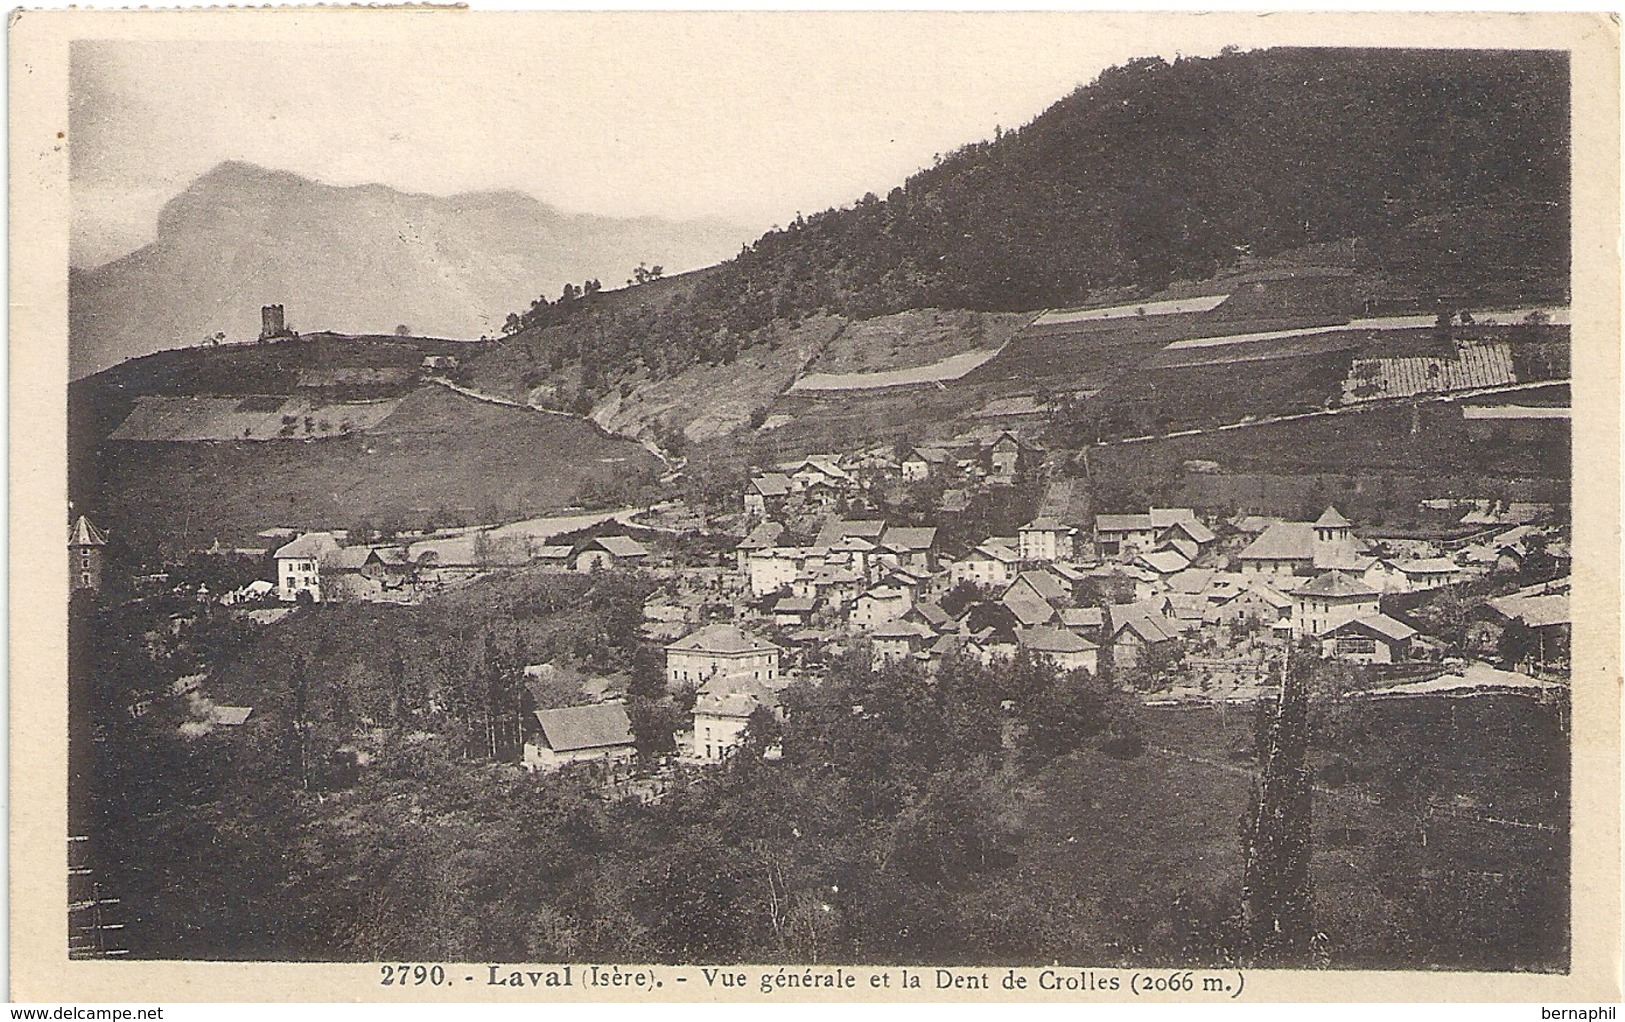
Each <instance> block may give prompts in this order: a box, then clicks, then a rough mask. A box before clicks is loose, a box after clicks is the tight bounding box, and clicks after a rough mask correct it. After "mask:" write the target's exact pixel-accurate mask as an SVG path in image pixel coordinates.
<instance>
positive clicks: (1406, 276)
mask: <svg viewBox="0 0 1625 1022" xmlns="http://www.w3.org/2000/svg"><path fill="white" fill-rule="evenodd" d="M1567 97H1568V68H1567V62H1566V59H1565V57H1564V56H1563V55H1561V54H1556V53H1545V52H1516V51H1498V52H1487V51H1419V50H1309V49H1300V50H1265V51H1258V52H1251V53H1234V52H1231V53H1226V54H1223V55H1221V56H1218V57H1213V58H1202V59H1197V58H1191V59H1180V60H1177V61H1175V62H1173V63H1168V62H1166V61H1163V60H1161V59H1160V58H1146V59H1142V60H1136V61H1133V62H1130V63H1129V64H1127V65H1124V66H1122V67H1116V68H1112V69H1109V70H1107V71H1105V72H1103V73H1102V74H1101V75H1100V77H1099V78H1098V79H1097V80H1096V81H1095V82H1093V83H1092V84H1090V85H1088V86H1086V87H1083V88H1080V89H1079V90H1078V91H1077V92H1075V93H1073V94H1072V95H1070V96H1067V97H1066V98H1064V99H1062V100H1061V101H1060V102H1058V103H1056V104H1055V105H1054V106H1053V107H1051V108H1050V109H1049V110H1047V111H1046V112H1045V113H1043V114H1042V115H1040V116H1039V117H1038V118H1036V119H1035V120H1034V121H1033V122H1032V123H1030V124H1028V125H1026V126H1025V127H1023V128H1020V129H1018V130H1015V131H1010V132H1001V133H1000V134H999V136H998V137H997V138H995V139H994V140H992V141H986V142H980V143H976V144H972V145H967V146H965V147H963V148H961V149H959V150H958V151H956V152H954V153H951V154H949V155H947V156H945V157H942V158H941V159H939V161H938V162H937V164H936V165H935V166H933V167H931V168H929V169H926V170H923V171H921V172H919V173H917V174H915V175H914V176H913V177H911V178H909V179H908V181H907V182H905V183H904V184H903V185H902V186H900V187H897V188H894V189H892V191H891V192H890V193H889V194H888V195H887V196H886V197H885V198H880V197H878V196H876V195H874V194H869V195H866V196H864V197H863V198H862V199H860V200H858V201H857V202H856V203H855V204H854V205H852V206H850V207H846V208H841V209H831V210H827V211H824V212H821V213H817V214H814V215H812V216H810V217H803V216H802V215H800V214H797V216H796V218H795V220H794V221H793V222H792V223H790V225H789V226H788V227H785V228H783V229H777V230H774V231H770V232H769V233H767V234H765V235H763V236H762V237H761V238H760V239H759V240H757V241H756V242H755V243H754V244H752V245H750V246H748V247H747V248H745V250H743V251H742V252H741V253H740V254H739V255H738V257H736V258H735V259H733V260H731V261H729V262H727V263H724V264H722V265H721V266H719V267H716V268H715V269H714V270H711V271H708V272H706V273H704V274H702V275H697V276H695V277H693V278H691V279H690V281H689V283H688V285H687V286H686V287H680V288H673V289H668V290H666V291H663V292H662V293H661V298H660V299H658V300H639V301H630V300H622V295H624V294H625V293H622V294H616V295H612V294H607V293H606V294H598V295H593V294H584V293H582V292H581V290H580V289H576V288H573V287H572V288H569V289H567V291H566V294H565V295H564V296H563V298H562V299H561V300H560V301H558V302H555V303H548V302H546V301H545V300H538V302H537V303H536V304H534V305H533V306H532V307H531V309H530V310H528V311H526V312H525V313H523V314H516V315H515V316H514V317H512V318H511V320H510V322H509V327H510V330H512V331H514V332H515V333H516V334H517V339H518V341H519V342H520V344H519V349H518V350H522V351H523V352H525V353H526V355H527V356H528V357H530V358H531V360H532V364H533V365H534V366H535V367H536V370H537V372H538V373H542V372H546V371H549V370H552V371H556V370H558V369H559V368H561V367H563V366H565V365H566V364H573V363H575V362H577V361H578V360H579V362H580V364H581V370H582V376H581V378H580V383H581V387H582V391H583V392H585V393H588V394H597V393H602V392H603V391H604V390H606V389H607V388H608V387H609V386H610V385H612V384H613V382H614V381H613V379H612V378H611V377H612V376H613V371H614V370H617V369H618V368H619V367H621V366H626V365H631V364H633V363H637V364H641V365H642V366H643V367H645V368H647V369H648V370H649V371H651V372H652V373H654V374H655V375H666V374H670V373H672V372H675V371H678V370H680V369H682V368H683V367H684V366H686V365H689V364H693V363H696V362H703V363H707V364H714V363H718V362H724V363H725V362H728V361H730V360H731V359H732V358H733V357H734V356H735V355H736V354H737V352H738V351H739V350H740V349H741V348H742V347H745V346H748V345H750V344H754V343H763V342H770V341H771V340H772V338H773V336H774V335H775V333H774V330H770V329H768V328H769V327H770V325H771V324H775V322H779V323H781V324H782V323H785V322H794V321H796V320H797V319H798V318H800V317H805V316H808V315H811V314H814V313H817V312H820V311H823V312H827V313H832V314H838V315H842V316H846V317H849V318H857V319H862V318H868V317H872V316H876V315H881V314H885V313H890V312H896V311H900V310H903V309H910V308H923V307H931V306H935V307H942V308H969V309H984V310H1024V309H1034V308H1042V307H1046V306H1057V305H1065V304H1068V303H1075V302H1079V301H1082V300H1084V299H1085V298H1087V297H1090V296H1092V295H1100V294H1102V293H1110V292H1112V291H1113V290H1114V289H1115V290H1118V291H1121V292H1122V293H1124V294H1136V295H1143V294H1148V293H1151V292H1153V291H1155V290H1156V289H1158V288H1160V287H1162V286H1164V285H1166V284H1168V283H1169V282H1170V281H1174V280H1180V279H1202V278H1205V277H1208V276H1211V275H1212V274H1213V273H1214V272H1215V271H1216V270H1218V269H1220V268H1222V267H1224V266H1226V265H1228V264H1229V263H1231V262H1233V261H1235V260H1236V259H1237V257H1238V256H1239V255H1241V254H1244V253H1246V254H1251V255H1255V256H1266V255H1270V254H1273V253H1277V252H1282V251H1286V250H1289V249H1293V248H1296V247H1300V246H1303V245H1308V244H1313V243H1317V242H1326V241H1330V240H1334V239H1348V238H1358V239H1362V240H1363V241H1364V242H1365V244H1364V245H1363V246H1362V245H1357V246H1356V250H1357V251H1356V258H1357V260H1358V261H1360V262H1362V263H1365V264H1367V265H1368V266H1369V267H1371V268H1373V269H1376V270H1378V271H1379V272H1386V273H1390V274H1393V275H1395V276H1397V277H1399V278H1401V279H1402V281H1403V283H1401V284H1400V285H1399V287H1400V289H1401V290H1402V291H1403V292H1405V293H1404V294H1402V295H1400V296H1399V297H1403V298H1406V299H1410V300H1420V301H1423V302H1428V301H1436V300H1437V301H1448V300H1449V299H1450V298H1451V297H1452V296H1462V295H1468V294H1476V293H1478V292H1480V291H1481V290H1482V289H1483V288H1485V287H1496V286H1499V285H1502V284H1505V283H1506V282H1509V281H1516V282H1518V283H1519V284H1520V286H1522V287H1523V288H1524V289H1525V290H1526V291H1527V290H1534V289H1538V288H1540V287H1547V288H1549V287H1550V286H1552V282H1553V281H1556V282H1557V283H1556V285H1555V286H1556V287H1557V288H1558V289H1561V288H1562V286H1563V285H1562V284H1561V281H1562V280H1563V279H1564V278H1565V277H1566V267H1567V259H1568V227H1567V208H1568V187H1569V186H1568V180H1569V148H1568V142H1567V134H1566V133H1567V125H1568V98H1567ZM666 283H668V284H670V283H674V282H673V281H667V282H666ZM638 290H640V288H633V289H631V291H633V292H636V291H638ZM1413 292H1414V293H1413ZM513 350H515V349H514V347H513V346H512V345H510V346H508V348H507V350H506V354H508V355H511V354H512V352H513Z"/></svg>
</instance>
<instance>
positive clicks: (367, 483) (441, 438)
mask: <svg viewBox="0 0 1625 1022" xmlns="http://www.w3.org/2000/svg"><path fill="white" fill-rule="evenodd" d="M655 467H656V462H655V461H654V459H653V458H652V457H651V456H650V455H649V454H648V453H647V452H646V451H644V450H643V449H642V448H641V447H639V446H637V445H636V444H632V443H629V442H626V441H620V440H613V439H611V438H608V437H606V436H604V435H603V434H602V433H600V432H599V431H598V430H597V429H595V428H594V427H593V426H592V425H590V424H589V423H586V422H583V421H582V420H579V419H573V418H569V417H566V416H559V415H546V414H541V413H537V412H527V411H522V410H519V409H512V408H504V407H500V406H496V405H490V404H485V403H482V402H478V401H473V400H471V399H468V398H464V397H460V396H457V395H454V394H451V393H450V392H447V391H444V390H440V389H434V390H424V391H419V392H417V393H416V394H414V395H412V396H411V397H409V398H408V399H407V400H406V401H405V402H403V403H402V406H401V407H400V408H399V409H398V410H397V411H396V413H395V414H394V415H391V416H390V417H389V418H388V419H386V420H385V421H384V422H383V423H382V424H381V425H380V427H379V428H378V430H377V431H376V432H375V433H373V434H368V435H361V436H351V437H344V438H339V439H332V440H322V441H317V442H312V443H229V444H228V443H219V444H147V443H121V444H110V445H108V446H107V447H106V449H105V450H104V451H103V453H102V455H101V460H100V473H99V475H100V488H99V490H98V491H96V492H94V493H93V494H91V495H90V498H91V499H89V500H87V501H86V503H87V504H88V505H89V506H90V507H91V508H92V509H93V510H92V513H93V514H99V516H100V520H103V521H104V522H105V524H107V525H108V526H109V527H111V528H113V529H115V530H118V531H120V532H121V533H122V534H123V535H124V537H125V538H126V539H127V540H128V541H130V542H131V543H132V544H134V545H135V546H137V547H144V546H147V545H148V544H159V543H162V544H164V545H165V546H183V545H185V544H197V543H202V544H204V545H207V544H208V543H209V541H210V540H211V539H213V538H215V537H219V538H220V539H221V540H222V541H224V542H228V543H230V542H245V541H247V539H248V538H249V537H251V536H252V535H253V533H255V532H257V531H259V530H260V529H265V528H269V527H272V526H287V527H291V528H302V529H310V528H343V527H348V526H350V525H353V524H355V523H356V522H357V521H360V520H362V519H367V520H370V521H373V522H378V521H380V520H384V519H387V518H390V517H398V518H402V519H404V520H405V521H406V522H407V523H409V524H413V523H419V522H422V521H423V520H424V519H425V518H426V517H428V516H431V515H436V516H439V517H445V515H444V512H446V511H452V512H459V514H458V517H462V518H466V519H467V520H471V521H472V520H477V519H478V518H480V517H482V516H488V515H489V514H490V512H492V511H496V512H498V513H500V514H501V515H502V516H503V517H509V518H521V517H525V516H528V515H533V514H541V513H545V512H548V511H552V510H555V509H558V508H560V507H564V506H567V505H569V504H572V503H574V502H575V500H576V499H577V495H578V492H579V491H580V488H581V486H582V485H583V484H584V483H586V482H587V481H589V480H600V481H604V482H608V481H610V480H614V479H617V478H627V477H632V476H641V475H646V474H648V473H650V472H652V471H653V470H654V469H655ZM158 481H161V482H158Z"/></svg>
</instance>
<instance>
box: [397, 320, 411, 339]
mask: <svg viewBox="0 0 1625 1022" xmlns="http://www.w3.org/2000/svg"><path fill="white" fill-rule="evenodd" d="M395 336H396V337H410V336H412V328H411V327H409V326H407V325H406V324H405V323H397V324H395Z"/></svg>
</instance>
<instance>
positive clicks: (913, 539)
mask: <svg viewBox="0 0 1625 1022" xmlns="http://www.w3.org/2000/svg"><path fill="white" fill-rule="evenodd" d="M880 545H881V546H882V547H885V548H886V549H887V550H888V551H890V552H891V554H892V556H893V557H894V558H895V559H896V562H897V565H898V566H899V567H904V568H920V569H923V570H925V571H935V570H936V569H937V530H936V527H935V526H911V525H893V526H890V527H888V528H887V529H886V530H885V531H884V532H883V533H881V536H880Z"/></svg>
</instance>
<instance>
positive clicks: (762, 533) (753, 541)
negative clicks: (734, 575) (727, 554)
mask: <svg viewBox="0 0 1625 1022" xmlns="http://www.w3.org/2000/svg"><path fill="white" fill-rule="evenodd" d="M783 535H784V524H783V523H782V522H775V521H772V520H768V521H765V522H758V523H757V525H756V527H755V528H754V529H751V530H750V533H749V535H747V536H746V537H745V538H744V539H742V540H740V541H739V545H738V546H736V547H734V556H735V558H736V559H737V563H738V565H739V570H740V571H741V572H747V571H749V570H750V556H751V554H753V553H756V552H757V551H760V550H771V549H773V547H774V546H776V545H777V544H778V542H779V537H780V536H783Z"/></svg>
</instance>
